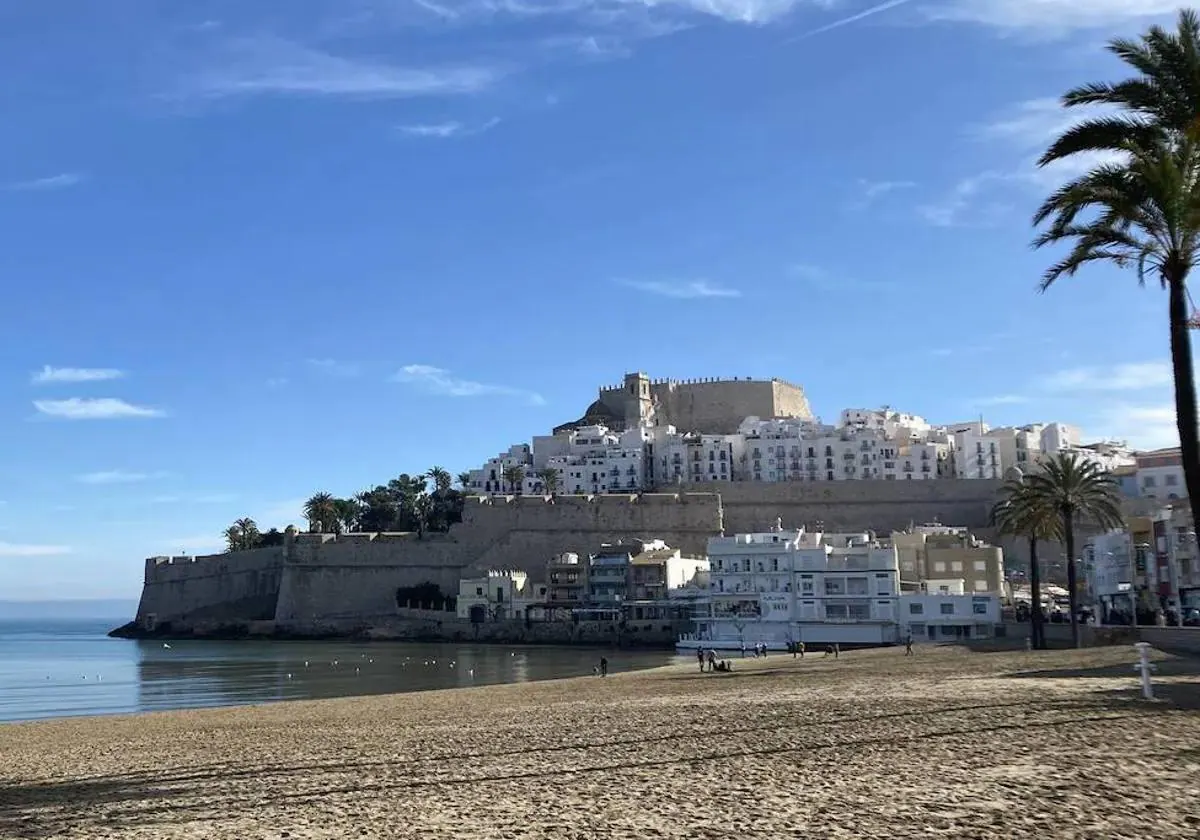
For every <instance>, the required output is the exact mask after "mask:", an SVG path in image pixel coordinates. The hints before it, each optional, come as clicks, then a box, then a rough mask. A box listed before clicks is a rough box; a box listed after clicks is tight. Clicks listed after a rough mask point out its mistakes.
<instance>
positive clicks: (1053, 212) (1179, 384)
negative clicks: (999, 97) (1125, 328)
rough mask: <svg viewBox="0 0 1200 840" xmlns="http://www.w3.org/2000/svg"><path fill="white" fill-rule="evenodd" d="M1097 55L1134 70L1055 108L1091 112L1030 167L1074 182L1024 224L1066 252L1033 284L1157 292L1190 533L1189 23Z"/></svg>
mask: <svg viewBox="0 0 1200 840" xmlns="http://www.w3.org/2000/svg"><path fill="white" fill-rule="evenodd" d="M1108 51H1109V52H1110V53H1112V54H1113V55H1114V56H1116V57H1117V58H1118V59H1120V60H1121V61H1122V62H1124V63H1125V65H1126V66H1127V67H1128V68H1129V69H1130V70H1131V71H1133V75H1132V77H1131V78H1127V79H1124V80H1122V81H1119V82H1115V83H1114V82H1094V83H1091V84H1087V85H1082V86H1080V87H1077V88H1075V89H1073V90H1070V91H1067V93H1065V94H1064V95H1063V97H1062V104H1063V106H1064V107H1065V108H1067V109H1068V110H1069V109H1071V108H1088V109H1093V110H1094V109H1097V108H1099V109H1101V115H1100V116H1093V117H1091V118H1089V119H1084V120H1082V121H1081V122H1079V123H1077V124H1076V125H1074V126H1072V127H1071V128H1068V129H1067V130H1066V131H1065V132H1063V134H1062V136H1061V137H1059V138H1058V139H1057V140H1055V141H1054V142H1053V143H1052V144H1051V145H1050V147H1049V148H1048V149H1047V150H1046V153H1045V154H1044V155H1042V157H1041V159H1040V160H1039V161H1038V164H1039V166H1047V165H1050V164H1062V163H1063V162H1064V161H1065V162H1066V166H1067V167H1068V171H1071V170H1072V169H1073V170H1074V171H1080V170H1081V169H1082V171H1083V174H1080V175H1078V176H1077V177H1074V178H1072V179H1071V180H1069V181H1067V183H1065V184H1063V185H1062V186H1061V187H1059V188H1058V189H1057V190H1055V191H1054V192H1053V193H1052V194H1051V195H1050V196H1049V197H1048V198H1047V199H1046V200H1045V202H1044V203H1043V204H1042V206H1041V208H1040V209H1039V210H1038V211H1037V213H1036V214H1035V216H1034V219H1033V221H1034V224H1035V225H1036V226H1044V227H1043V229H1042V231H1041V233H1040V234H1039V235H1038V237H1037V238H1036V239H1035V240H1034V245H1035V246H1036V247H1039V248H1040V247H1043V246H1049V245H1067V246H1069V250H1068V251H1067V253H1066V255H1065V256H1064V257H1063V258H1062V259H1060V260H1059V261H1058V262H1056V263H1054V264H1053V265H1052V266H1050V268H1048V269H1047V270H1046V272H1045V274H1044V275H1043V277H1042V282H1041V288H1042V290H1043V291H1045V290H1046V289H1048V288H1049V287H1050V286H1051V285H1053V284H1054V283H1056V282H1057V281H1058V280H1059V279H1060V278H1062V277H1070V276H1072V275H1074V274H1075V272H1077V271H1078V270H1079V269H1080V268H1082V267H1084V266H1086V265H1089V264H1091V263H1097V262H1098V263H1109V264H1112V265H1116V266H1117V267H1119V268H1133V269H1135V270H1136V271H1137V278H1138V283H1139V284H1144V283H1145V282H1146V281H1147V280H1149V281H1150V282H1152V283H1153V282H1158V284H1159V286H1160V287H1161V288H1162V289H1164V290H1166V292H1167V316H1168V329H1169V334H1170V339H1171V362H1172V366H1173V369H1174V380H1175V415H1176V422H1177V424H1178V427H1179V444H1180V450H1181V455H1182V460H1183V471H1184V480H1185V483H1186V485H1187V491H1188V499H1189V500H1190V503H1191V509H1192V519H1193V521H1194V522H1196V523H1198V524H1200V428H1198V425H1197V424H1198V422H1200V417H1198V414H1197V404H1196V381H1195V370H1194V368H1193V359H1192V348H1191V332H1190V330H1191V329H1192V328H1193V326H1197V325H1200V322H1197V320H1196V315H1197V313H1196V312H1195V311H1194V304H1193V303H1192V301H1191V298H1190V295H1189V293H1188V285H1187V283H1188V279H1189V277H1190V276H1191V272H1192V270H1193V269H1194V268H1195V267H1196V262H1197V257H1198V255H1200V210H1198V208H1200V118H1198V116H1197V115H1200V15H1198V14H1197V12H1196V11H1194V10H1191V9H1185V10H1183V11H1181V12H1180V13H1179V18H1178V20H1177V23H1176V26H1175V29H1174V30H1173V31H1168V30H1165V29H1163V28H1162V27H1159V26H1154V27H1151V28H1150V29H1149V30H1148V31H1147V32H1145V33H1144V34H1142V35H1141V36H1140V37H1138V38H1136V39H1130V38H1116V39H1114V40H1112V41H1110V42H1109V44H1108Z"/></svg>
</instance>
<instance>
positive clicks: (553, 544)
mask: <svg viewBox="0 0 1200 840" xmlns="http://www.w3.org/2000/svg"><path fill="white" fill-rule="evenodd" d="M748 418H749V419H748ZM758 418H770V419H768V420H758ZM751 421H753V422H751ZM751 427H753V428H751ZM1064 428H1065V427H1064ZM1047 429H1049V430H1050V431H1053V432H1054V434H1055V435H1058V434H1059V431H1060V429H1059V427H1058V424H1051V426H1050V427H1041V426H1039V427H1022V428H1021V429H1017V430H1011V429H1010V430H999V431H1005V432H1012V433H1013V434H1012V435H1009V437H1011V438H1012V439H1013V441H1015V443H1014V447H1015V449H1014V451H1015V452H1016V454H1017V455H1021V454H1022V453H1026V454H1027V453H1028V452H1030V451H1033V450H1032V449H1031V448H1030V447H1032V446H1033V444H1034V442H1035V439H1037V438H1039V436H1040V437H1045V435H1046V431H1047ZM576 430H578V431H576ZM676 430H685V433H684V434H683V436H682V439H681V440H679V441H675V440H674V438H673V437H672V436H675V435H676V434H677V433H676ZM987 433H988V432H987V429H986V427H985V426H983V424H982V422H980V423H978V424H974V423H972V424H964V425H963V427H962V428H961V429H957V428H955V427H939V428H938V429H937V430H936V431H935V432H934V434H936V435H940V436H942V437H944V438H945V439H946V441H945V442H938V440H931V439H930V437H929V435H930V427H929V424H927V423H925V421H924V420H923V419H922V418H920V417H917V416H915V415H906V414H899V413H898V412H893V411H891V410H888V409H885V410H883V411H878V412H876V411H865V412H864V411H857V412H856V411H853V410H852V411H848V412H843V418H842V423H841V425H840V426H838V427H825V426H821V425H820V424H819V423H817V422H816V421H815V420H814V418H813V416H812V411H811V409H810V407H809V404H808V399H807V398H806V396H805V394H804V391H803V389H802V388H800V387H798V386H796V385H793V384H791V383H788V382H784V381H782V380H779V379H769V380H754V379H727V380H722V379H698V380H685V381H676V380H670V379H662V380H651V379H650V378H649V377H648V376H646V375H645V374H643V373H632V374H628V375H627V376H626V377H625V381H624V383H623V384H621V385H619V386H614V387H611V388H601V389H600V392H599V396H598V398H597V399H596V400H595V401H594V402H593V403H592V404H591V405H590V406H588V408H587V410H586V411H585V412H584V414H583V416H582V417H580V418H579V419H578V420H576V421H574V422H571V423H566V424H563V425H562V426H560V427H558V428H557V429H556V430H555V435H552V436H546V437H542V438H535V439H534V446H533V447H532V449H531V448H530V447H529V445H528V444H523V445H520V446H518V447H514V448H513V450H510V454H511V456H512V462H513V463H512V466H513V467H514V469H515V468H516V467H521V468H522V469H524V467H526V466H527V465H528V466H530V467H532V466H533V461H532V453H533V452H534V451H536V450H538V448H539V447H543V448H544V450H545V451H546V452H547V453H549V454H547V455H546V458H547V459H548V460H547V464H548V465H549V466H555V464H556V463H558V462H556V461H555V460H554V459H555V458H558V459H560V460H561V463H562V464H563V465H564V466H563V467H562V469H561V472H560V474H561V475H562V476H563V478H564V479H569V480H571V481H573V482H574V484H560V486H559V488H558V489H559V493H560V494H561V495H551V496H546V495H544V494H543V493H542V492H541V489H540V487H539V486H538V485H536V484H530V483H528V482H532V481H534V480H535V476H532V475H526V477H525V481H526V482H527V483H526V484H525V485H523V486H522V487H520V488H519V489H521V490H523V491H524V495H522V494H521V493H517V494H515V495H504V490H505V489H506V487H505V486H504V485H502V484H501V482H506V483H507V481H508V480H507V479H506V478H505V477H504V476H502V475H499V474H494V473H499V472H503V468H504V467H505V466H506V464H505V463H504V462H502V461H499V462H497V463H493V464H491V465H490V466H489V467H487V468H485V470H477V471H475V473H473V474H472V475H473V476H474V478H473V479H472V482H473V487H472V489H473V490H476V491H477V492H478V493H479V495H478V496H475V497H472V498H469V499H468V500H467V505H466V509H465V510H464V513H463V521H462V523H461V524H457V525H454V526H453V527H452V528H451V529H450V531H449V532H448V533H444V534H426V535H424V536H423V537H418V536H417V535H414V534H372V533H347V534H342V535H339V536H333V535H329V534H297V533H295V532H294V530H292V529H289V533H288V535H287V537H286V540H285V544H284V545H283V546H279V547H272V548H261V549H256V550H253V551H244V552H236V553H230V554H220V555H212V556H207V557H186V556H185V557H153V558H150V559H148V560H147V561H146V565H145V581H144V587H143V592H142V598H141V602H140V604H139V607H138V615H137V622H138V625H139V626H140V627H141V628H142V629H143V630H153V629H154V628H155V627H158V626H162V625H164V624H166V623H169V625H170V628H171V631H172V632H187V631H188V630H190V629H196V628H202V627H205V626H212V625H220V624H223V623H224V624H230V623H237V622H254V621H260V622H271V623H272V626H273V627H274V628H275V629H276V630H277V631H282V632H296V633H313V632H322V631H324V630H328V629H330V628H332V627H337V626H344V625H345V623H347V622H349V623H351V624H353V623H354V622H370V621H371V620H372V619H373V618H380V617H386V616H394V615H395V613H396V608H397V606H398V605H397V604H396V593H397V590H398V589H400V588H402V587H413V586H419V585H420V584H423V583H433V584H436V585H437V586H438V587H439V588H440V589H441V590H442V591H443V592H446V593H450V592H455V591H457V588H458V581H459V580H460V579H461V578H463V577H470V576H479V575H480V574H481V573H486V570H488V569H511V570H519V571H524V572H526V573H527V574H529V576H530V578H531V579H533V580H540V578H541V576H542V574H543V573H544V569H545V562H546V559H547V558H548V557H551V556H554V555H556V554H562V553H565V552H577V553H582V552H594V551H596V550H598V549H599V547H600V546H601V544H603V543H611V542H614V541H618V540H623V539H624V540H630V539H645V538H658V539H662V540H665V541H666V542H667V543H668V544H669V545H671V546H673V547H676V548H679V549H681V550H683V551H685V552H687V553H691V554H697V555H699V554H703V553H704V552H705V550H706V545H707V541H708V538H709V537H713V536H720V535H722V534H731V533H751V532H758V531H764V530H766V529H768V528H769V527H770V526H771V525H772V524H774V523H776V522H778V521H782V522H784V523H787V524H788V525H794V526H799V525H812V526H822V527H824V528H826V529H828V530H831V531H865V530H874V531H878V532H889V531H895V530H903V529H905V528H907V527H909V526H910V525H912V524H914V523H929V522H943V523H947V524H953V525H956V526H962V527H967V528H970V529H972V530H973V531H975V532H977V533H980V534H982V535H984V536H989V535H991V533H992V532H991V530H990V528H989V526H990V522H989V514H990V510H991V507H992V505H993V503H994V502H995V498H996V492H997V490H998V489H999V486H1000V478H1001V471H1002V469H1003V468H1004V467H1005V466H1006V464H1005V459H1006V458H1007V455H1006V454H1005V453H1006V450H1005V446H1006V445H1007V444H1006V441H1007V438H1004V439H1001V440H1000V441H999V443H998V444H996V445H993V443H992V442H989V441H988V440H987V439H986V437H985V436H986V435H987ZM814 434H815V435H821V434H832V435H834V436H835V437H831V438H830V439H829V441H828V445H829V451H825V448H824V446H822V447H821V448H822V451H821V452H816V451H815V446H814V447H813V448H809V449H807V451H793V449H798V444H799V442H800V441H801V440H804V441H806V444H807V445H810V446H811V445H812V443H813V440H815V439H812V438H809V437H806V436H810V435H814ZM897 435H903V436H907V440H908V443H907V444H893V443H889V441H892V440H893V439H894V438H896V436H897ZM577 438H579V439H578V440H577ZM582 438H587V439H586V440H582ZM952 438H953V440H952ZM960 439H961V440H960ZM922 440H923V441H925V442H924V443H918V441H922ZM739 441H740V443H739ZM783 441H786V442H787V447H788V451H787V452H786V453H785V452H784V446H783V445H781V442H783ZM872 441H874V442H872ZM967 444H969V445H967ZM905 445H906V446H908V449H906V450H904V451H901V450H900V449H899V448H896V449H895V450H894V452H895V454H890V453H892V452H893V449H891V448H889V447H892V446H897V447H899V446H905ZM1056 445H1057V444H1056ZM917 446H924V447H926V448H929V449H930V452H932V454H928V453H925V452H924V450H922V452H921V453H918V452H917V450H916V448H914V447H917ZM1064 446H1065V444H1064ZM556 447H557V449H556ZM572 447H583V449H584V450H586V451H585V452H583V453H582V454H579V453H573V452H572V451H569V450H570V449H571V448H572ZM597 447H598V448H597ZM760 447H761V450H762V452H761V453H760V451H759V449H760ZM772 447H773V448H774V450H777V451H775V454H774V456H772V451H773V450H772ZM837 447H841V448H842V449H845V451H844V452H843V451H840V450H839V451H838V452H833V451H832V450H833V449H835V448H837ZM939 447H947V448H948V449H947V451H952V450H954V449H955V448H957V449H958V450H960V451H966V452H967V453H968V454H969V456H970V457H969V459H968V463H967V464H966V466H968V467H970V468H971V469H972V470H973V471H972V472H969V473H964V472H963V471H961V470H960V469H957V468H955V469H943V467H945V466H946V465H945V464H943V463H942V462H943V461H945V460H946V459H944V458H942V457H941V454H940V453H941V452H942V450H941V449H940V448H939ZM985 447H986V448H988V449H990V450H991V451H992V452H998V453H999V454H998V455H997V454H989V455H987V456H986V458H985V455H984V454H983V453H984V450H985ZM559 449H561V450H562V452H558V450H559ZM517 450H520V451H517ZM600 450H603V451H602V452H601V451H600ZM710 450H711V451H710ZM555 453H558V454H555ZM785 454H786V456H787V458H788V459H790V460H788V461H786V462H785V460H784V456H785ZM924 455H928V457H927V458H925V457H923V456H924ZM504 457H507V456H502V458H504ZM760 457H761V459H762V466H761V472H760V461H759V459H760ZM771 457H775V458H776V459H777V462H773V461H770V458H771ZM1014 457H1016V456H1014ZM580 458H582V459H583V462H581V463H582V464H583V465H582V466H581V463H577V462H578V461H579V459H580ZM638 458H644V459H645V461H646V462H649V461H651V460H652V459H653V461H654V463H643V464H642V466H640V467H636V468H635V467H634V466H633V463H632V462H633V461H634V460H636V459H638ZM889 458H890V459H891V460H889ZM905 458H908V459H910V461H905V460H904V459H905ZM626 459H628V460H626ZM851 459H853V460H851ZM493 460H494V461H496V460H497V459H493ZM792 460H794V461H796V464H795V465H794V466H793V464H792V463H791V461H792ZM985 460H988V461H989V466H988V471H987V472H986V473H985V472H982V471H980V470H976V469H975V467H974V465H975V464H976V462H978V463H980V464H982V463H983V462H984V461H985ZM1017 460H1018V461H1019V460H1020V459H1019V458H1017ZM809 461H812V462H813V465H810V464H809V463H808V462H809ZM593 462H594V463H593ZM610 462H611V463H610ZM990 462H994V464H992V463H990ZM927 463H928V464H932V465H933V466H929V467H926V466H925V465H926V464H927ZM726 464H728V465H729V469H728V470H726V469H725V465H726ZM772 464H774V466H772ZM852 464H853V465H854V466H853V467H852V466H851V465H852ZM567 465H571V468H572V469H573V470H574V472H571V471H570V470H569V469H567ZM862 465H866V466H862ZM718 467H719V468H718ZM556 468H558V467H556ZM585 468H586V474H585V473H584V472H583V471H584V469H585ZM785 468H786V471H785ZM835 469H836V475H835V473H834V470H835ZM631 470H632V472H631ZM889 470H890V471H891V472H889ZM926 470H927V471H928V472H927V473H926V472H925V471H926ZM530 471H532V470H530ZM809 471H812V472H811V473H810V472H809ZM635 473H636V474H637V475H640V476H642V477H644V478H646V479H648V480H647V481H646V483H645V484H642V483H641V481H642V479H638V482H637V486H636V487H634V486H632V484H631V481H630V480H629V478H628V476H633V475H634V474H635ZM852 477H853V478H860V479H861V478H873V479H889V478H891V479H913V478H918V479H919V478H923V477H931V478H937V479H938V480H869V481H867V480H840V479H846V478H852ZM814 478H815V479H817V480H811V479H814ZM835 478H837V479H839V480H834V479H835ZM656 486H657V487H658V488H660V489H661V488H664V487H665V488H668V492H654V488H655V487H656ZM593 488H595V489H593ZM508 489H511V488H508ZM690 490H695V491H696V492H690ZM1017 554H1018V555H1021V554H1023V552H1022V551H1021V550H1018V551H1017Z"/></svg>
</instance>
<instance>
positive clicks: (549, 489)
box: [537, 467, 559, 496]
mask: <svg viewBox="0 0 1200 840" xmlns="http://www.w3.org/2000/svg"><path fill="white" fill-rule="evenodd" d="M537 477H538V481H540V482H542V492H544V493H545V494H546V495H547V496H553V495H554V494H555V493H557V492H558V481H559V479H558V470H556V469H554V468H553V467H546V468H545V469H541V470H538V471H537Z"/></svg>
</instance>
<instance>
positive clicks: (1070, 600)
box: [1063, 511, 1079, 648]
mask: <svg viewBox="0 0 1200 840" xmlns="http://www.w3.org/2000/svg"><path fill="white" fill-rule="evenodd" d="M1063 536H1064V537H1065V539H1064V540H1063V542H1064V543H1065V545H1066V549H1067V607H1068V609H1070V610H1071V646H1072V647H1076V648H1077V647H1079V594H1078V593H1077V591H1076V588H1077V585H1078V575H1077V573H1076V569H1075V514H1074V511H1072V512H1070V513H1064V514H1063Z"/></svg>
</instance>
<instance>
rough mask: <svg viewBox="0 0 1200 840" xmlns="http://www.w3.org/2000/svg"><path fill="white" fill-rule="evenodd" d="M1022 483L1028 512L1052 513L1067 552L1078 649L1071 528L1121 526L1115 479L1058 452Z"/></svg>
mask: <svg viewBox="0 0 1200 840" xmlns="http://www.w3.org/2000/svg"><path fill="white" fill-rule="evenodd" d="M1039 466H1040V468H1041V469H1040V471H1038V472H1035V473H1033V474H1032V475H1030V476H1029V477H1028V479H1027V480H1026V490H1025V492H1026V494H1027V504H1028V505H1029V506H1030V508H1031V509H1035V510H1044V511H1053V512H1054V513H1055V514H1057V516H1058V521H1057V523H1056V525H1055V530H1056V532H1057V535H1058V536H1060V537H1061V538H1062V541H1063V547H1064V548H1065V549H1066V552H1067V591H1068V594H1069V597H1070V605H1071V641H1072V642H1073V643H1074V644H1075V647H1079V591H1078V590H1079V587H1078V574H1077V569H1076V565H1075V526H1076V525H1078V524H1080V523H1082V522H1090V523H1092V524H1094V525H1097V526H1099V527H1100V528H1102V529H1104V530H1105V531H1110V530H1113V529H1114V528H1120V527H1122V525H1123V524H1124V521H1125V520H1124V517H1123V516H1122V515H1121V493H1120V489H1119V487H1118V485H1117V482H1116V480H1115V479H1114V478H1113V477H1112V476H1111V475H1109V474H1108V473H1107V472H1106V471H1105V470H1103V469H1102V468H1101V467H1100V465H1099V464H1097V463H1096V462H1095V461H1089V460H1084V459H1082V458H1080V457H1079V456H1078V455H1076V454H1075V453H1073V452H1060V453H1058V454H1057V455H1053V456H1051V457H1049V458H1046V459H1043V460H1042V461H1041V462H1040V463H1039Z"/></svg>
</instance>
